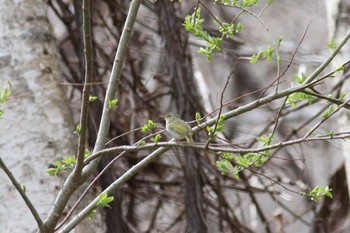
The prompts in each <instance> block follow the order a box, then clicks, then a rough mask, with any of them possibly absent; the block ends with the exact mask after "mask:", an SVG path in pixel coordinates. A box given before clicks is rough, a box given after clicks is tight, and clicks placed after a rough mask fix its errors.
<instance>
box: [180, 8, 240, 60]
mask: <svg viewBox="0 0 350 233" xmlns="http://www.w3.org/2000/svg"><path fill="white" fill-rule="evenodd" d="M203 22H204V19H202V18H201V8H199V7H196V8H195V10H194V12H193V13H192V14H191V15H187V16H186V17H185V21H184V23H183V26H184V27H185V30H186V31H188V32H190V33H192V35H193V36H195V37H197V38H199V39H202V40H204V41H206V45H205V47H200V48H199V50H198V53H199V54H202V55H205V56H206V57H207V60H208V61H210V60H211V58H212V56H213V53H214V51H221V50H222V49H221V47H220V46H221V43H222V41H223V38H224V37H226V38H227V37H233V36H234V34H235V33H238V32H239V31H240V30H242V28H243V25H242V24H241V23H237V25H235V24H233V23H232V22H230V23H226V22H223V23H219V21H218V20H217V19H215V24H216V25H218V27H219V32H220V33H221V36H219V37H218V36H212V35H210V34H209V33H208V32H207V31H205V30H204V29H203V27H202V24H203Z"/></svg>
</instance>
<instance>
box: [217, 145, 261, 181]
mask: <svg viewBox="0 0 350 233" xmlns="http://www.w3.org/2000/svg"><path fill="white" fill-rule="evenodd" d="M267 159H268V157H267V156H265V155H264V154H263V153H262V154H259V153H247V154H244V155H235V156H234V155H233V154H232V153H228V152H223V153H221V154H220V159H219V160H217V161H216V163H215V165H216V167H217V168H218V170H219V171H220V172H221V174H223V175H226V174H232V175H233V176H234V177H235V178H236V179H239V172H240V171H242V170H243V169H245V168H249V167H252V166H255V167H261V166H263V165H264V164H265V163H266V161H267ZM232 161H234V164H235V165H233V164H232Z"/></svg>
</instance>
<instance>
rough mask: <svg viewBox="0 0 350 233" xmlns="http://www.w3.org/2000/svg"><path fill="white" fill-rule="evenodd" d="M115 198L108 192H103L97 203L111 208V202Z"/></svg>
mask: <svg viewBox="0 0 350 233" xmlns="http://www.w3.org/2000/svg"><path fill="white" fill-rule="evenodd" d="M113 200H114V197H113V196H110V197H109V196H108V195H107V193H101V194H100V195H99V197H98V201H97V205H98V206H102V207H108V208H111V206H110V205H109V203H111V202H112V201H113Z"/></svg>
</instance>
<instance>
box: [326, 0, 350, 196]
mask: <svg viewBox="0 0 350 233" xmlns="http://www.w3.org/2000/svg"><path fill="white" fill-rule="evenodd" d="M325 2H326V8H327V14H328V19H329V20H328V22H329V32H330V37H331V36H334V39H335V41H336V42H339V41H340V39H341V38H342V37H344V35H345V34H346V32H347V31H348V30H349V29H350V1H348V0H333V1H325ZM349 58H350V43H349V42H348V43H347V44H345V45H344V47H343V48H342V50H341V51H340V53H339V55H338V56H337V57H336V58H335V59H334V61H333V67H334V68H336V67H339V66H340V65H341V64H342V63H343V62H345V61H346V60H348V59H349ZM347 72H349V69H348V68H347V69H344V72H343V74H345V73H347ZM342 92H346V93H347V96H346V97H345V98H349V97H350V82H349V81H347V82H345V83H344V86H343V89H342ZM338 127H339V129H341V131H342V132H349V131H350V113H349V110H343V111H342V113H341V116H340V117H339V118H338ZM342 153H343V156H344V162H345V170H346V177H347V183H348V191H349V194H350V141H348V140H343V141H342Z"/></svg>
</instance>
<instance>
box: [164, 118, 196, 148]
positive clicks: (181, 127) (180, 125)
mask: <svg viewBox="0 0 350 233" xmlns="http://www.w3.org/2000/svg"><path fill="white" fill-rule="evenodd" d="M161 117H162V118H164V120H165V124H166V126H165V128H166V130H167V131H168V133H169V134H170V135H171V136H172V137H173V138H175V140H176V141H178V140H182V139H185V138H186V140H187V143H188V144H190V145H193V144H194V142H193V138H192V134H193V133H192V129H191V127H190V126H189V125H188V124H187V123H186V122H185V121H183V120H181V119H180V117H179V116H178V115H177V114H175V113H172V112H170V113H168V114H166V115H164V116H161Z"/></svg>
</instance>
